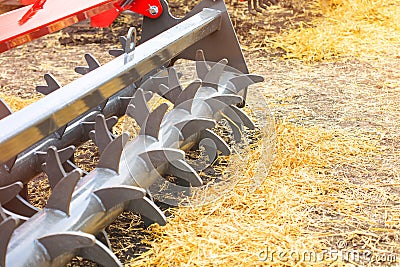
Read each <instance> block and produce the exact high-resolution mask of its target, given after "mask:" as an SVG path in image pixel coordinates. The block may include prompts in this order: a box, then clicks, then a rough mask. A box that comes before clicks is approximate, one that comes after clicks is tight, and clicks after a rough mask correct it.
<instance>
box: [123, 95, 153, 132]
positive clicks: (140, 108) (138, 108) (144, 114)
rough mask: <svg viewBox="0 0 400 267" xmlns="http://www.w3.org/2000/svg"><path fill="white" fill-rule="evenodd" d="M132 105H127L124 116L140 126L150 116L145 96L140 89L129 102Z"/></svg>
mask: <svg viewBox="0 0 400 267" xmlns="http://www.w3.org/2000/svg"><path fill="white" fill-rule="evenodd" d="M131 102H132V104H129V105H128V108H127V110H126V114H127V115H128V116H129V117H131V118H132V119H134V120H135V121H136V122H137V123H138V124H139V126H142V125H143V123H144V122H145V121H146V119H147V118H148V116H149V114H150V109H149V107H148V106H147V101H146V98H145V94H144V92H143V90H142V89H140V88H139V89H138V90H137V91H136V93H135V94H134V96H133V99H132V100H131Z"/></svg>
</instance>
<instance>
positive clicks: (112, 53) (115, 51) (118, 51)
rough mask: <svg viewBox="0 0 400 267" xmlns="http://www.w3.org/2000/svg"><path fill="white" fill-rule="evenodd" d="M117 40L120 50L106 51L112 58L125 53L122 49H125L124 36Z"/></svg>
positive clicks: (125, 39)
mask: <svg viewBox="0 0 400 267" xmlns="http://www.w3.org/2000/svg"><path fill="white" fill-rule="evenodd" d="M118 40H119V43H120V45H121V47H122V49H121V48H116V49H110V50H109V51H108V53H109V54H110V55H111V56H113V57H119V56H121V55H123V54H124V53H125V51H124V48H125V47H126V41H127V38H126V36H120V37H119V39H118Z"/></svg>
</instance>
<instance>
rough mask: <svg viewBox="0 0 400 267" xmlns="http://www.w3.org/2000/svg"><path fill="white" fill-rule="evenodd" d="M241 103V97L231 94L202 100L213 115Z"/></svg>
mask: <svg viewBox="0 0 400 267" xmlns="http://www.w3.org/2000/svg"><path fill="white" fill-rule="evenodd" d="M242 101H243V98H242V97H241V96H238V95H233V94H226V95H215V96H212V97H210V98H207V99H205V100H204V102H205V103H207V105H208V106H209V107H210V108H211V109H212V111H213V112H214V113H216V112H218V111H220V110H222V109H224V108H226V107H227V106H230V105H236V104H239V103H241V102H242Z"/></svg>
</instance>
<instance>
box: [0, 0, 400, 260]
mask: <svg viewBox="0 0 400 267" xmlns="http://www.w3.org/2000/svg"><path fill="white" fill-rule="evenodd" d="M289 2H290V1H289ZM292 2H298V5H297V6H301V5H302V4H304V3H306V2H307V4H310V6H311V7H313V10H308V11H307V12H306V13H304V14H300V13H299V14H298V15H295V16H294V17H293V20H291V19H289V20H288V21H287V24H290V25H292V26H293V27H290V25H289V26H288V25H287V24H286V22H282V23H281V24H279V25H278V24H277V25H275V26H276V28H268V29H267V27H266V26H265V24H264V22H263V21H264V20H265V21H267V19H268V23H269V20H270V19H271V18H266V17H265V18H264V17H262V16H258V17H257V18H254V17H248V15H246V14H242V13H243V8H237V10H236V9H235V10H234V11H233V12H235V13H238V14H239V13H240V12H242V13H240V14H239V15H240V16H241V20H239V19H238V20H237V21H236V27H240V25H242V24H240V23H242V22H246V23H247V24H252V23H258V24H259V23H262V24H261V26H260V28H259V30H258V31H255V30H254V28H251V29H252V30H253V31H252V32H250V33H251V35H246V34H247V33H248V32H249V31H248V30H249V28H246V27H243V30H242V32H243V34H241V35H240V36H239V39H241V40H249V36H250V37H251V38H254V42H253V43H246V47H245V50H246V52H248V53H249V54H251V53H255V52H256V51H260V50H263V49H264V50H265V51H267V52H268V53H269V52H270V51H271V50H269V49H270V48H271V46H272V47H273V48H275V49H277V50H283V51H284V57H285V59H289V58H290V59H301V60H302V61H297V60H276V61H270V62H269V63H265V62H263V61H265V59H260V61H257V60H258V59H256V58H255V57H252V58H251V60H250V67H251V68H252V69H253V71H255V72H258V73H262V74H263V75H264V76H265V77H266V79H267V83H265V84H264V85H269V88H268V90H272V91H268V92H265V94H266V95H267V96H268V98H269V99H268V101H269V104H270V105H271V106H272V111H273V112H274V114H275V115H276V116H277V117H278V118H279V120H278V122H277V125H276V133H277V149H276V155H275V160H274V163H273V165H272V167H271V169H270V172H269V174H268V175H267V174H265V173H260V172H259V171H257V169H256V168H255V167H256V164H257V163H258V161H259V160H258V159H259V158H260V155H261V154H262V153H263V152H262V151H260V150H257V149H256V150H255V151H253V154H252V155H251V157H250V159H251V160H250V161H249V162H247V166H248V168H246V175H245V176H246V177H245V178H244V179H243V180H241V181H240V183H239V184H238V185H237V186H236V187H235V189H234V190H233V191H231V192H230V193H229V194H226V195H225V196H224V197H223V198H222V199H219V200H218V201H215V202H213V203H211V204H209V205H207V206H202V207H199V208H181V209H171V210H170V212H171V213H172V216H171V217H170V218H169V223H168V224H167V225H166V226H165V227H159V226H153V227H152V228H151V229H149V235H147V236H146V237H144V238H146V239H145V240H144V241H143V242H145V243H148V245H149V246H150V247H151V249H150V250H149V251H147V252H145V253H143V254H141V255H140V256H139V257H138V258H136V259H135V260H132V261H131V262H130V263H127V265H128V266H259V265H264V266H275V265H276V266H309V265H310V264H313V265H314V266H328V265H330V266H367V265H370V266H381V265H389V263H388V262H386V263H382V262H381V263H379V262H368V261H367V260H365V259H364V261H362V262H357V261H356V262H352V263H351V262H345V261H344V259H343V258H342V259H338V260H336V261H335V257H334V256H332V257H326V258H325V260H324V261H322V260H317V261H316V262H312V263H310V262H309V261H308V260H293V259H292V260H288V261H286V262H282V261H279V260H278V259H277V257H276V256H275V259H274V260H272V259H271V258H268V259H267V260H266V261H265V262H264V261H262V259H260V257H259V256H260V253H261V252H263V251H264V252H266V251H267V250H268V251H269V252H270V253H271V252H272V251H277V252H295V253H300V254H303V253H310V252H313V253H317V252H322V251H323V250H325V249H328V250H337V249H339V248H341V247H340V246H341V245H343V244H344V243H346V248H345V251H346V250H350V251H353V250H357V251H358V252H360V253H362V252H365V251H371V252H372V253H374V255H375V256H382V255H386V256H387V255H397V263H393V264H392V266H399V265H400V263H399V260H400V254H399V253H400V245H399V244H400V242H399V241H400V238H399V234H398V232H399V228H400V173H399V170H400V168H399V166H400V163H399V158H400V143H399V141H398V140H399V135H400V134H399V131H398V129H399V125H400V121H399V119H398V118H400V109H399V107H398V97H399V93H400V90H399V80H400V75H399V72H398V71H397V69H395V68H396V67H398V65H397V66H396V64H395V63H396V62H398V61H399V59H398V58H399V55H400V49H399V48H400V47H399V43H400V42H399V41H400V40H399V39H400V35H399V33H400V31H399V30H400V27H399V21H400V14H399V13H400V2H399V1H398V0H388V1H383V0H376V1H371V0H354V1H346V0H335V1H323V0H322V1H321V3H326V4H324V5H321V4H320V5H319V4H318V3H317V2H315V1H300V0H299V1H294V0H293V1H292ZM318 5H319V6H318ZM322 9H323V10H322ZM286 11H287V10H286V9H284V8H282V7H272V8H270V9H269V11H268V12H270V13H274V14H277V17H279V18H282V19H283V20H285V19H286V17H285V16H286V15H285V14H286V13H285V12H286ZM305 14H311V15H310V19H309V20H307V19H305V18H306V17H307V16H305ZM318 14H323V15H322V16H321V15H320V16H319V17H318ZM265 23H267V22H265ZM297 25H301V27H297ZM247 26H248V25H247ZM281 26H282V28H279V27H281ZM262 27H265V30H262ZM278 28H279V29H280V30H279V31H280V34H276V32H279V31H278V30H277V29H278ZM285 28H289V30H285ZM246 31H247V32H246ZM266 31H269V32H268V34H267V33H266ZM239 32H240V31H239ZM264 36H268V37H264ZM246 38H247V39H246ZM23 52H24V51H22V52H21V53H22V54H23ZM100 53H102V52H100ZM55 56H57V57H59V56H60V55H55ZM344 57H345V58H346V60H347V59H349V61H346V60H342V58H344ZM355 58H358V59H355ZM366 58H368V59H369V60H368V62H367V61H364V59H366ZM4 59H5V58H4ZM359 59H362V60H360V61H358V60H359ZM325 60H329V61H331V62H329V63H326V62H322V63H318V64H315V62H316V61H325ZM335 60H338V62H334V61H335ZM396 60H397V61H396ZM304 62H306V63H312V64H309V65H307V66H305V65H304ZM69 63H71V62H69ZM74 64H75V63H74ZM267 64H271V65H268V66H267ZM72 65H73V64H71V66H72ZM48 67H49V68H50V67H51V68H50V69H52V68H53V67H54V66H48ZM49 68H46V71H47V70H48V69H49ZM61 72H62V71H60V73H61ZM383 72H385V73H386V74H385V75H384V74H383ZM4 76H5V77H6V76H7V77H9V75H8V73H4ZM68 79H69V78H68ZM71 79H72V78H71ZM65 82H67V81H65ZM30 86H31V85H30ZM260 90H262V89H261V88H260ZM273 90H276V91H273ZM265 91H267V90H265ZM1 97H3V96H1ZM17 100H18V99H17ZM18 101H19V100H18ZM18 101H16V98H13V97H6V102H8V103H9V104H10V105H11V106H12V108H13V109H19V107H21V106H24V105H26V104H27V103H28V102H29V101H30V100H21V101H22V102H18ZM24 101H27V102H24ZM255 176H260V177H261V178H265V181H264V183H263V184H262V185H261V186H260V187H259V188H257V189H256V191H253V190H252V189H254V188H252V186H253V178H254V177H255ZM135 231H137V229H133V230H132V229H130V231H127V234H128V232H135ZM125 245H126V244H120V245H118V247H119V248H118V249H119V250H120V251H123V250H124V249H126V247H125V248H124V246H125ZM128 247H129V246H128ZM319 255H320V256H321V254H319ZM261 256H262V257H265V256H266V255H265V254H262V255H261Z"/></svg>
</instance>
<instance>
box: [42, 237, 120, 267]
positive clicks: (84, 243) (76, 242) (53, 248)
mask: <svg viewBox="0 0 400 267" xmlns="http://www.w3.org/2000/svg"><path fill="white" fill-rule="evenodd" d="M38 242H39V243H40V244H41V245H42V246H43V247H44V249H45V250H46V254H47V255H48V256H49V258H50V261H53V260H54V259H55V258H57V257H58V256H61V255H63V254H66V253H74V251H76V250H78V251H79V252H78V253H79V254H80V253H82V254H83V255H85V256H88V257H89V258H91V259H93V260H94V261H95V262H98V260H97V259H95V258H92V257H91V255H92V254H90V249H89V250H87V248H93V247H97V248H95V250H97V252H100V251H99V250H98V249H99V248H100V249H101V250H103V252H107V251H108V249H107V248H106V247H105V246H104V245H102V244H101V243H100V242H96V238H95V237H94V236H93V235H91V234H86V233H83V232H61V233H56V234H51V235H47V236H44V237H41V238H39V239H38ZM107 254H108V256H107V257H109V252H107ZM99 263H100V264H102V263H101V262H99ZM119 264H120V263H119ZM117 266H121V265H117Z"/></svg>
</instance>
